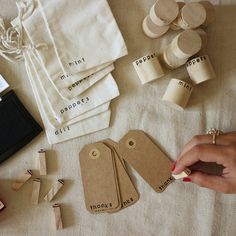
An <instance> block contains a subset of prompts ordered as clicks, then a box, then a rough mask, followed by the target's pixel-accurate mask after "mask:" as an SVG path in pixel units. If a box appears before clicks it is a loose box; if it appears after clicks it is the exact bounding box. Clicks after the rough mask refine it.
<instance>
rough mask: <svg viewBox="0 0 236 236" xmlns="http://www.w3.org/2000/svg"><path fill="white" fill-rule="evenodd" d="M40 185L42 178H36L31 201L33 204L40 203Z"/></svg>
mask: <svg viewBox="0 0 236 236" xmlns="http://www.w3.org/2000/svg"><path fill="white" fill-rule="evenodd" d="M40 185H41V180H40V178H35V179H34V182H33V190H32V196H31V203H32V204H33V205H38V203H39V193H40Z"/></svg>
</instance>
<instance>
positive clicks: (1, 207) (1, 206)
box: [0, 201, 5, 211]
mask: <svg viewBox="0 0 236 236" xmlns="http://www.w3.org/2000/svg"><path fill="white" fill-rule="evenodd" d="M4 209H5V205H4V204H3V202H1V201H0V211H3V210H4Z"/></svg>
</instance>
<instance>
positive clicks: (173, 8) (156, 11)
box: [150, 0, 179, 26]
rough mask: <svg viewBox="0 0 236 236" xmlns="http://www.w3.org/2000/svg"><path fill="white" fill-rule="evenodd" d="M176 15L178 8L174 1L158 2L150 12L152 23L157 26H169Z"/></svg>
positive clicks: (162, 0)
mask: <svg viewBox="0 0 236 236" xmlns="http://www.w3.org/2000/svg"><path fill="white" fill-rule="evenodd" d="M178 14H179V7H178V4H177V3H176V2H175V1H174V0H158V1H157V2H156V4H155V5H154V6H153V7H152V8H151V11H150V17H151V19H152V21H153V22H154V23H155V24H157V25H159V26H163V25H168V24H170V23H171V22H172V21H174V20H175V18H176V17H177V16H178Z"/></svg>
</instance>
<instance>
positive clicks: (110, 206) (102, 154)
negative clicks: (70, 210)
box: [80, 143, 120, 213]
mask: <svg viewBox="0 0 236 236" xmlns="http://www.w3.org/2000/svg"><path fill="white" fill-rule="evenodd" d="M80 169H81V176H82V181H83V187H84V196H85V204H86V208H87V210H88V211H89V212H91V213H99V212H107V211H109V210H114V209H116V208H118V207H119V205H120V202H119V198H118V193H117V180H116V170H115V169H114V160H113V154H112V151H111V149H110V148H108V147H107V146H106V145H105V144H103V143H96V144H90V145H86V146H85V147H84V148H83V149H82V151H81V152H80Z"/></svg>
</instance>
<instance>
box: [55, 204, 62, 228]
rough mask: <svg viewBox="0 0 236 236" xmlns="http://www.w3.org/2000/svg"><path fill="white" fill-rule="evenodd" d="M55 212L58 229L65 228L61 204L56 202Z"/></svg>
mask: <svg viewBox="0 0 236 236" xmlns="http://www.w3.org/2000/svg"><path fill="white" fill-rule="evenodd" d="M53 212H54V217H55V226H56V229H57V230H59V229H63V223H62V217H61V206H60V204H58V203H56V204H54V205H53Z"/></svg>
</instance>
